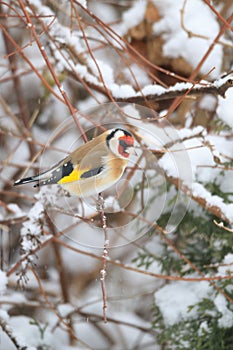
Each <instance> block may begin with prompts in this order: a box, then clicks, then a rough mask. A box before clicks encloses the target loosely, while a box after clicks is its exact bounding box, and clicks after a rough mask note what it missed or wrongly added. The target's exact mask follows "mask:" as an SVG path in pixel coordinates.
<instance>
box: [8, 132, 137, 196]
mask: <svg viewBox="0 0 233 350" xmlns="http://www.w3.org/2000/svg"><path fill="white" fill-rule="evenodd" d="M130 154H136V152H135V148H134V137H133V135H132V134H131V133H130V132H129V131H127V130H124V129H121V128H116V129H110V130H107V131H105V132H104V133H102V134H101V135H99V136H97V137H95V138H94V139H92V140H91V141H89V142H87V143H85V144H84V145H82V146H80V147H79V148H77V149H76V150H75V151H73V152H72V153H71V154H70V155H68V156H67V157H66V158H64V159H63V160H61V161H60V162H58V163H57V164H55V165H54V166H53V167H52V168H50V169H49V170H47V171H45V172H43V173H40V174H38V175H36V176H31V177H27V178H24V179H20V180H17V181H16V182H15V183H14V185H15V186H18V185H22V184H26V183H29V182H36V184H35V185H34V187H38V186H44V185H50V184H59V185H61V186H62V187H63V188H64V189H65V190H67V191H68V192H69V193H70V194H73V195H76V196H78V197H88V196H91V195H94V194H97V193H100V192H102V191H104V190H106V189H108V188H109V187H111V186H112V185H114V184H115V183H116V182H117V181H118V180H119V179H120V178H121V176H122V175H123V173H124V170H125V168H126V166H127V164H128V159H129V156H130Z"/></svg>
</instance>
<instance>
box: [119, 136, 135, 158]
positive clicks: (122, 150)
mask: <svg viewBox="0 0 233 350" xmlns="http://www.w3.org/2000/svg"><path fill="white" fill-rule="evenodd" d="M118 140H119V145H118V152H119V154H120V155H121V156H122V157H124V158H128V157H129V155H130V153H131V152H130V151H131V150H132V149H133V146H134V138H133V136H131V135H124V136H121V137H119V139H118Z"/></svg>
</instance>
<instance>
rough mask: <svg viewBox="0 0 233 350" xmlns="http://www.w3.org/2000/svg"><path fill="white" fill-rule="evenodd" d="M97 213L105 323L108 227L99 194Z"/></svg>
mask: <svg viewBox="0 0 233 350" xmlns="http://www.w3.org/2000/svg"><path fill="white" fill-rule="evenodd" d="M97 211H98V212H99V213H100V218H101V223H102V228H103V231H104V251H103V255H102V258H103V266H102V269H101V270H100V282H101V288H102V296H103V317H104V322H105V323H106V322H107V307H108V306H107V292H106V284H105V277H106V275H107V260H108V257H109V255H108V251H109V239H108V227H107V219H106V215H105V213H104V198H103V196H102V194H101V193H99V195H98V201H97Z"/></svg>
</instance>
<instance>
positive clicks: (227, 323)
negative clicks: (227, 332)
mask: <svg viewBox="0 0 233 350" xmlns="http://www.w3.org/2000/svg"><path fill="white" fill-rule="evenodd" d="M214 304H215V306H216V307H217V310H218V311H219V312H221V314H222V317H220V318H219V319H218V325H219V327H222V328H231V327H232V326H233V312H232V311H230V310H229V307H228V305H227V304H228V301H227V300H226V298H225V296H224V295H222V294H218V295H217V296H216V298H215V299H214Z"/></svg>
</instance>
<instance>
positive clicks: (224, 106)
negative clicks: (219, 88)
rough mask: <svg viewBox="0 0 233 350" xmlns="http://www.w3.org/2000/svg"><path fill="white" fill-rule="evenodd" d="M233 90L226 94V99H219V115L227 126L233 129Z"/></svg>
mask: <svg viewBox="0 0 233 350" xmlns="http://www.w3.org/2000/svg"><path fill="white" fill-rule="evenodd" d="M232 101H233V88H230V89H228V90H227V92H226V98H223V97H221V96H219V97H218V107H217V115H218V117H219V118H220V119H222V120H223V121H224V123H226V124H227V125H229V126H230V127H231V128H233V114H232V109H233V103H232Z"/></svg>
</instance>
